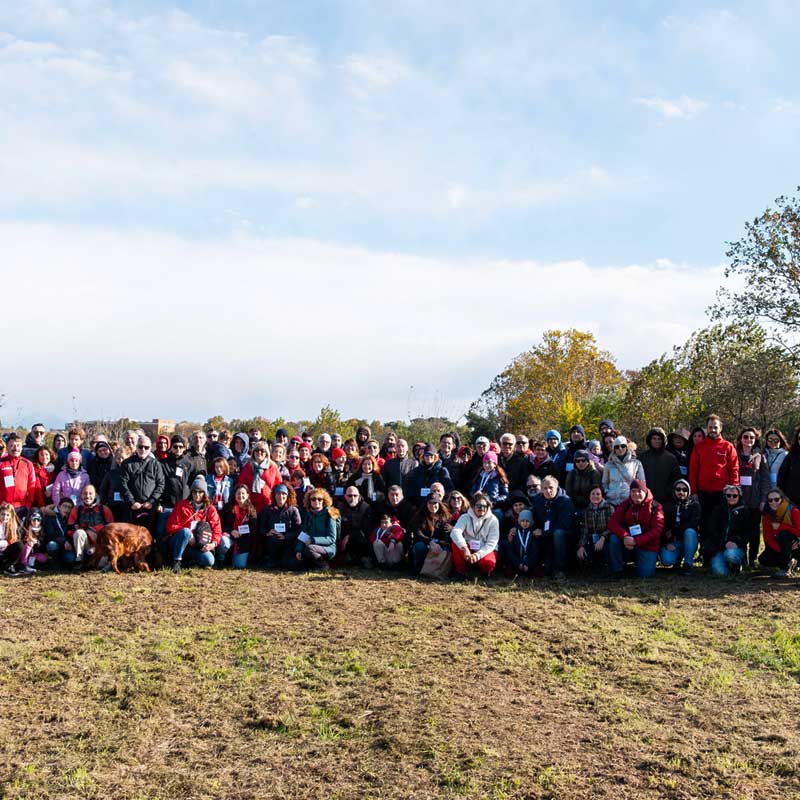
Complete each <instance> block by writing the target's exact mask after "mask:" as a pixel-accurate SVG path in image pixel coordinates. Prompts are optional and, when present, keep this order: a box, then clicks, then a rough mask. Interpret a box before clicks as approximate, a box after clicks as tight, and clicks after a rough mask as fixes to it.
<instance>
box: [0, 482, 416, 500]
mask: <svg viewBox="0 0 800 800" xmlns="http://www.w3.org/2000/svg"><path fill="white" fill-rule="evenodd" d="M6 480H8V478H6ZM12 483H13V481H12ZM6 486H8V484H6ZM430 493H431V490H430V489H428V488H425V489H420V490H419V496H420V497H427V496H428V495H429V494H430Z"/></svg>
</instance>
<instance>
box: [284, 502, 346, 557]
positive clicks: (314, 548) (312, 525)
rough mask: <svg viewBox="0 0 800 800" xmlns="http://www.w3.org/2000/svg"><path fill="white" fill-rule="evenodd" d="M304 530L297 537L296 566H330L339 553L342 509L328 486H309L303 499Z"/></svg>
mask: <svg viewBox="0 0 800 800" xmlns="http://www.w3.org/2000/svg"><path fill="white" fill-rule="evenodd" d="M303 505H304V507H305V514H304V515H303V530H302V531H301V532H300V533H299V534H298V536H297V544H296V545H295V556H294V562H293V563H292V568H293V569H295V570H301V569H303V568H308V567H313V568H315V569H328V568H329V566H330V564H329V562H330V560H331V559H332V558H334V557H335V556H336V544H337V538H338V535H337V534H338V528H337V520H338V519H339V517H340V514H339V510H338V509H336V508H334V507H333V500H331V496H330V495H329V494H328V493H327V492H326V491H325V490H324V489H316V488H311V489H309V490H308V491H307V492H306V494H305V497H304V498H303Z"/></svg>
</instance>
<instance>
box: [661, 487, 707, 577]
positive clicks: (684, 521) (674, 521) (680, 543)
mask: <svg viewBox="0 0 800 800" xmlns="http://www.w3.org/2000/svg"><path fill="white" fill-rule="evenodd" d="M700 514H701V510H700V503H699V502H698V500H697V498H696V497H695V496H694V495H693V494H692V490H691V487H690V486H689V481H687V480H686V479H685V478H679V479H678V480H677V481H675V483H674V485H673V487H672V503H671V504H670V505H669V506H668V507H667V508H666V510H665V515H664V516H665V518H666V523H665V525H664V541H663V546H662V547H661V563H662V564H663V565H664V566H665V567H675V568H676V569H682V571H683V572H684V574H687V575H691V574H692V571H693V569H694V559H695V556H696V555H697V542H698V538H697V532H698V530H699V529H700ZM681 561H682V562H683V567H682V568H681Z"/></svg>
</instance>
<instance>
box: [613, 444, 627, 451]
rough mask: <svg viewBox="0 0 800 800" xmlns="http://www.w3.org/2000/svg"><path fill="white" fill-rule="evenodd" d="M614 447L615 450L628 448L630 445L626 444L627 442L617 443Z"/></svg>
mask: <svg viewBox="0 0 800 800" xmlns="http://www.w3.org/2000/svg"><path fill="white" fill-rule="evenodd" d="M614 449H615V450H627V449H628V445H626V444H615V445H614Z"/></svg>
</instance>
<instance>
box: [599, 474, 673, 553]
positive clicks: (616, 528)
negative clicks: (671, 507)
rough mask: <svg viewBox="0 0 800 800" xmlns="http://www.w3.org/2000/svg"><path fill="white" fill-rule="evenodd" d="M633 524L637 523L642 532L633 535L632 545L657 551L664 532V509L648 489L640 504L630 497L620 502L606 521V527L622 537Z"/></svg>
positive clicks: (628, 532)
mask: <svg viewBox="0 0 800 800" xmlns="http://www.w3.org/2000/svg"><path fill="white" fill-rule="evenodd" d="M633 525H639V526H640V527H641V529H642V532H641V533H640V534H639V535H638V536H634V537H633V542H634V547H636V548H638V549H639V550H649V551H651V552H657V551H658V549H659V548H660V547H661V535H662V533H663V532H664V509H663V508H662V507H661V504H660V503H658V502H657V501H656V500H654V499H653V493H652V492H651V491H650V489H648V490H647V492H646V493H645V497H644V500H643V501H642V504H641V505H639V506H637V505H635V504H634V502H633V500H631V499H630V497H629V498H628V499H627V500H623V501H622V503H620V504H619V505H618V506H617V508H616V510H615V511H614V513H613V514H612V516H611V519H610V520H609V522H608V529H609V531H611V533H613V534H614V535H615V536H618V537H619V538H620V539H624V538H625V537H626V536H629V535H630V529H631V526H633Z"/></svg>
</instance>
